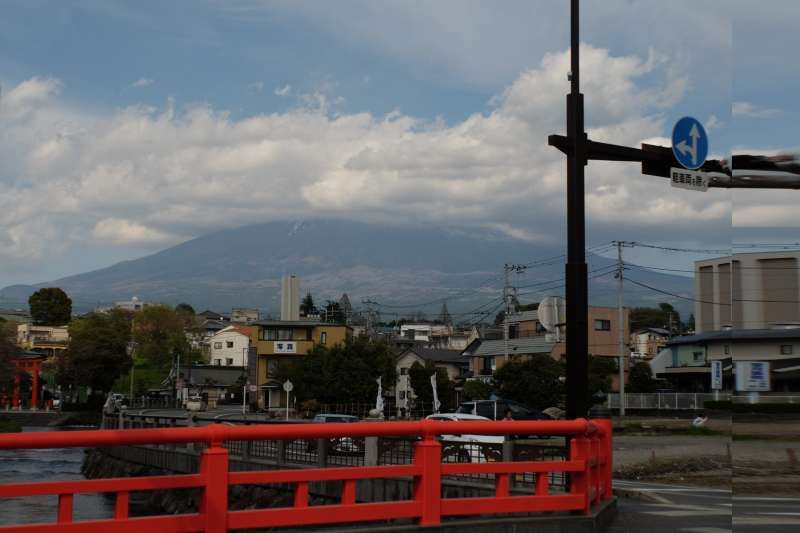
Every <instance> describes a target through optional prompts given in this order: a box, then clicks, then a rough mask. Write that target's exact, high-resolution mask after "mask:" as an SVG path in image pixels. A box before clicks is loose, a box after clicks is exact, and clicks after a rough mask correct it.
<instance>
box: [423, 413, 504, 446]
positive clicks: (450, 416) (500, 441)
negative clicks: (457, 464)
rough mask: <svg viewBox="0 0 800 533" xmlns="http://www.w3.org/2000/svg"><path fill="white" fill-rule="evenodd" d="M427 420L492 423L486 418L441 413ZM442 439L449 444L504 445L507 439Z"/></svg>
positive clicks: (451, 436)
mask: <svg viewBox="0 0 800 533" xmlns="http://www.w3.org/2000/svg"><path fill="white" fill-rule="evenodd" d="M426 418H427V419H428V420H441V421H443V422H462V421H469V422H475V421H476V420H480V421H482V422H490V420H489V419H488V418H486V417H485V416H480V415H470V414H466V413H440V414H435V415H429V416H428V417H426ZM441 439H442V440H444V441H448V442H474V443H477V444H503V441H504V440H505V437H504V436H503V435H442V437H441Z"/></svg>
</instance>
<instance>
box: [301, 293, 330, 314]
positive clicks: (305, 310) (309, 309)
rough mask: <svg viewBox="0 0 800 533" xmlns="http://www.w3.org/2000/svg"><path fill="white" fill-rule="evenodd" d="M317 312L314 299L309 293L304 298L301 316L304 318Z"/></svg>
mask: <svg viewBox="0 0 800 533" xmlns="http://www.w3.org/2000/svg"><path fill="white" fill-rule="evenodd" d="M329 303H330V302H329ZM315 312H316V308H315V307H314V298H312V297H311V293H310V292H307V293H306V295H305V296H304V297H303V301H302V302H300V314H301V315H303V316H309V315H313V314H314V313H315Z"/></svg>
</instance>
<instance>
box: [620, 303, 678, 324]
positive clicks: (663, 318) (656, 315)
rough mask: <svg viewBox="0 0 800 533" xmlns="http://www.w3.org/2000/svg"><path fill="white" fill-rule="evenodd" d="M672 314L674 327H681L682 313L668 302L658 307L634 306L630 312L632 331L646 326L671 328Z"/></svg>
mask: <svg viewBox="0 0 800 533" xmlns="http://www.w3.org/2000/svg"><path fill="white" fill-rule="evenodd" d="M670 315H671V316H672V324H673V329H674V328H678V329H680V324H681V315H680V313H679V312H678V311H676V310H675V308H674V307H672V305H671V304H668V303H660V304H658V307H657V308H656V307H634V308H633V309H631V312H630V321H631V331H637V330H640V329H644V328H664V329H667V328H669V325H670Z"/></svg>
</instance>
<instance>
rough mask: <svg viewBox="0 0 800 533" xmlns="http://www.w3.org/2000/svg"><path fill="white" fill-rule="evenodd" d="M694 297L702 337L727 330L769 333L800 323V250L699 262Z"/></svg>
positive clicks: (696, 327) (735, 255)
mask: <svg viewBox="0 0 800 533" xmlns="http://www.w3.org/2000/svg"><path fill="white" fill-rule="evenodd" d="M731 265H733V276H731ZM731 294H733V298H731ZM695 298H696V299H697V300H698V301H697V302H696V303H695V310H694V318H695V332H696V333H698V334H699V333H704V332H706V331H718V330H721V329H722V328H723V327H726V326H730V327H733V328H734V329H769V328H772V327H775V326H780V325H783V324H798V323H800V251H797V250H794V251H780V252H755V253H741V254H734V255H733V258H731V257H730V256H728V257H719V258H716V259H708V260H705V261H696V262H695ZM731 299H732V300H733V306H731ZM731 309H732V310H733V313H731Z"/></svg>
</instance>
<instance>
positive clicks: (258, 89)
mask: <svg viewBox="0 0 800 533" xmlns="http://www.w3.org/2000/svg"><path fill="white" fill-rule="evenodd" d="M247 92H249V93H250V94H260V93H263V92H264V82H263V81H254V82H253V83H249V84H248V85H247Z"/></svg>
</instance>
